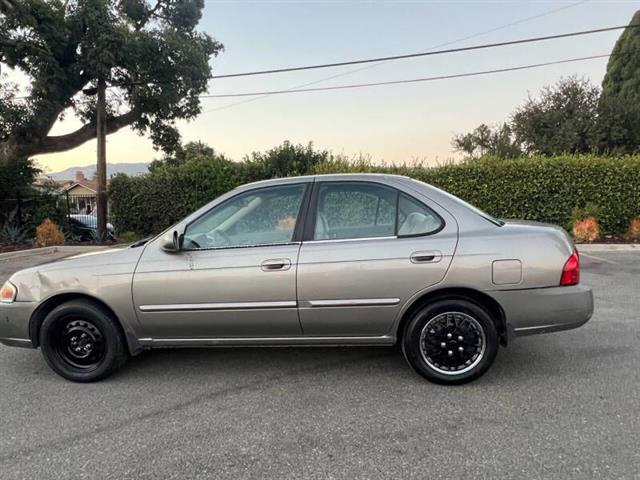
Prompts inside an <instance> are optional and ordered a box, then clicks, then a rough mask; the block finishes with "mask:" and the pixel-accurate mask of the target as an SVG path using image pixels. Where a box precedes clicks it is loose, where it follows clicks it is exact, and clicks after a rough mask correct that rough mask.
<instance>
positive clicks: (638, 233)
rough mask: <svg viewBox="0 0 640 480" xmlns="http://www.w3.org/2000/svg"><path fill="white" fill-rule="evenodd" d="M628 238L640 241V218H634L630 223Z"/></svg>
mask: <svg viewBox="0 0 640 480" xmlns="http://www.w3.org/2000/svg"><path fill="white" fill-rule="evenodd" d="M627 238H628V239H629V240H640V217H635V218H632V219H631V221H630V222H629V229H628V230H627Z"/></svg>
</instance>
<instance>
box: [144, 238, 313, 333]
mask: <svg viewBox="0 0 640 480" xmlns="http://www.w3.org/2000/svg"><path fill="white" fill-rule="evenodd" d="M299 248H300V246H299V244H291V245H279V246H259V247H245V248H229V249H216V250H197V251H183V252H180V253H177V254H170V253H166V252H164V251H162V250H161V249H159V248H157V247H156V246H155V245H150V248H147V250H145V253H144V254H143V256H142V258H141V260H140V263H139V264H138V268H137V269H136V273H135V275H134V280H133V298H134V303H135V306H136V309H137V313H138V318H139V319H140V323H141V325H142V329H143V335H144V336H145V337H150V338H198V337H200V338H202V337H277V336H296V335H300V334H301V329H300V322H299V320H298V313H297V309H296V294H295V292H296V285H295V282H296V271H297V260H298V253H299ZM275 259H277V260H278V262H279V264H278V265H273V264H271V267H270V268H265V267H264V265H265V263H267V262H273V261H274V260H275Z"/></svg>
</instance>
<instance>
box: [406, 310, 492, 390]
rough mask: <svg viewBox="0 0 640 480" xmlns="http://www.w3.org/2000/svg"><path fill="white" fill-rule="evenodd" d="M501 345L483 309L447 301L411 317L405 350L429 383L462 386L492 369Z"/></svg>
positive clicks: (411, 363) (489, 318) (488, 316)
mask: <svg viewBox="0 0 640 480" xmlns="http://www.w3.org/2000/svg"><path fill="white" fill-rule="evenodd" d="M499 342H500V339H499V336H498V331H497V329H496V326H495V323H494V322H493V320H492V319H491V316H490V315H489V313H488V312H487V311H486V310H485V309H484V308H483V307H481V306H480V305H478V304H476V303H474V302H471V301H469V300H464V299H443V300H437V301H435V302H433V303H429V304H427V305H425V306H423V307H421V308H420V309H418V310H417V311H416V312H415V313H414V314H413V315H412V316H411V318H410V319H409V321H408V322H407V324H406V327H405V329H404V333H403V336H402V340H401V347H402V353H403V355H404V357H405V359H406V360H407V362H408V363H409V365H410V366H411V367H412V368H413V369H414V370H415V371H416V372H417V373H419V374H420V375H422V376H423V377H425V378H426V379H427V380H429V381H431V382H434V383H440V384H445V385H459V384H463V383H467V382H471V381H472V380H475V379H476V378H478V377H480V376H481V375H482V374H483V373H485V372H486V371H487V370H488V368H489V367H490V366H491V364H492V363H493V360H494V359H495V357H496V354H497V352H498V345H499Z"/></svg>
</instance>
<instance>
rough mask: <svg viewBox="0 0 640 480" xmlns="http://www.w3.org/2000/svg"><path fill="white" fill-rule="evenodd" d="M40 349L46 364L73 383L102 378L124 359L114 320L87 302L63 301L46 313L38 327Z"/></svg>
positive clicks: (107, 313)
mask: <svg viewBox="0 0 640 480" xmlns="http://www.w3.org/2000/svg"><path fill="white" fill-rule="evenodd" d="M40 348H41V350H42V354H43V356H44V359H45V361H46V362H47V364H48V365H49V367H51V369H52V370H53V371H55V372H56V373H57V374H59V375H60V376H62V377H64V378H66V379H68V380H71V381H74V382H93V381H97V380H101V379H103V378H105V377H107V376H109V375H111V374H112V373H113V372H114V371H115V370H116V369H117V368H119V367H120V366H121V365H123V364H124V362H125V361H126V359H127V349H126V345H125V341H124V338H123V336H122V334H121V332H120V329H119V327H118V325H117V324H116V321H115V320H114V319H113V318H112V317H111V315H110V313H109V312H108V311H106V309H104V308H103V307H101V306H100V305H98V304H95V303H92V302H89V301H80V300H75V301H71V302H67V303H63V304H62V305H59V306H57V307H56V308H54V309H53V310H52V311H51V312H49V314H48V315H47V316H46V318H45V319H44V322H43V323H42V327H41V328H40Z"/></svg>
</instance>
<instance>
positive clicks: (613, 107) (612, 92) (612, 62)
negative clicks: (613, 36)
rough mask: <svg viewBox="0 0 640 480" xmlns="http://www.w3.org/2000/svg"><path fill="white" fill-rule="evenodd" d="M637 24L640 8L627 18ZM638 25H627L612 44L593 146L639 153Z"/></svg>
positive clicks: (620, 152) (605, 149)
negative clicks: (634, 26) (629, 26)
mask: <svg viewBox="0 0 640 480" xmlns="http://www.w3.org/2000/svg"><path fill="white" fill-rule="evenodd" d="M631 24H633V25H640V11H638V12H636V13H635V15H634V16H633V18H632V19H631ZM639 124H640V28H627V29H625V30H624V32H622V35H620V38H619V39H618V41H617V42H616V44H615V46H614V47H613V52H612V53H611V57H610V58H609V63H608V64H607V73H606V74H605V76H604V79H603V81H602V94H601V96H600V103H599V105H598V129H597V130H598V131H597V139H596V142H597V148H598V150H599V151H601V152H604V153H610V154H625V153H638V152H640V129H639V128H638V125H639Z"/></svg>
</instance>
